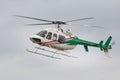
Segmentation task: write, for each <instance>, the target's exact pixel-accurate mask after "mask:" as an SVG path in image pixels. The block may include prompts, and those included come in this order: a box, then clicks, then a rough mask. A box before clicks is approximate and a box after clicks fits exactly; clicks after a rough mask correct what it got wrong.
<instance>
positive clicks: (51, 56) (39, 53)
mask: <svg viewBox="0 0 120 80" xmlns="http://www.w3.org/2000/svg"><path fill="white" fill-rule="evenodd" d="M35 48H36V51H32V50H29V49H26V51H28V52H31V53H34V54H38V55H42V56H46V57H50V58H54V59H61V58H58V57H55V56H54V55H55V54H58V55H63V56H66V57H71V58H78V57H76V56H71V55H67V54H64V53H58V50H56V51H51V50H48V49H45V48H41V47H35ZM38 50H41V51H46V52H50V53H53V54H52V55H47V54H44V53H41V52H38Z"/></svg>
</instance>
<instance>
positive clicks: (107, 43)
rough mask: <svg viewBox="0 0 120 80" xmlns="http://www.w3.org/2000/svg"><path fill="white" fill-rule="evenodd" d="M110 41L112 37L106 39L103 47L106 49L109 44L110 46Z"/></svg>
mask: <svg viewBox="0 0 120 80" xmlns="http://www.w3.org/2000/svg"><path fill="white" fill-rule="evenodd" d="M111 40H112V36H110V37H109V38H108V39H107V41H106V42H105V44H104V46H105V47H106V48H108V47H109V44H110V42H111Z"/></svg>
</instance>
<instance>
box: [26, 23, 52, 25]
mask: <svg viewBox="0 0 120 80" xmlns="http://www.w3.org/2000/svg"><path fill="white" fill-rule="evenodd" d="M52 24H53V23H41V24H28V25H52Z"/></svg>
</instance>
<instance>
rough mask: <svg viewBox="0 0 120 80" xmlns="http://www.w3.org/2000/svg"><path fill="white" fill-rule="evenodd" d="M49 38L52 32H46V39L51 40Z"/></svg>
mask: <svg viewBox="0 0 120 80" xmlns="http://www.w3.org/2000/svg"><path fill="white" fill-rule="evenodd" d="M51 38H52V32H48V35H47V37H46V39H49V40H51Z"/></svg>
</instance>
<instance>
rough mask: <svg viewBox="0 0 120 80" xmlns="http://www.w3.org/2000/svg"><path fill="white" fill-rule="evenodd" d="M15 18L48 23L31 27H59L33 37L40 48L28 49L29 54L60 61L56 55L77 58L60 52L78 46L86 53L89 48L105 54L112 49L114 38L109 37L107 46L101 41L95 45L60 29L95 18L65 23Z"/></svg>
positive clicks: (45, 30) (31, 38)
mask: <svg viewBox="0 0 120 80" xmlns="http://www.w3.org/2000/svg"><path fill="white" fill-rule="evenodd" d="M15 16H17V17H22V18H28V19H33V20H39V21H44V22H47V23H42V24H29V25H51V24H55V25H57V27H55V28H47V29H43V30H42V31H40V32H38V33H37V34H34V35H31V36H30V40H31V41H32V42H33V43H35V44H38V45H39V47H35V48H36V50H29V49H27V51H28V52H31V53H35V54H39V55H43V56H47V57H51V58H55V59H60V58H58V57H55V54H60V55H63V56H67V57H73V58H76V57H75V56H70V55H68V54H65V53H58V51H63V52H67V50H73V49H74V48H75V47H76V46H77V45H83V46H84V49H85V51H86V52H88V51H89V50H88V46H91V47H97V48H100V50H101V51H104V52H105V53H107V52H108V49H112V47H111V45H110V42H111V39H112V36H109V38H108V39H107V41H106V42H105V44H103V41H100V42H99V43H95V42H91V41H87V40H83V39H79V38H78V37H77V36H76V35H74V34H72V33H71V32H70V31H69V30H65V29H62V28H61V27H60V25H65V24H67V23H69V22H73V21H81V20H88V19H93V17H88V18H82V19H76V20H70V21H65V22H63V21H50V20H44V19H38V18H33V17H27V16H19V15H15ZM43 47H49V48H52V49H54V50H55V51H53V50H48V49H46V48H43ZM38 50H40V51H47V52H50V53H53V54H52V55H47V54H44V53H41V52H38Z"/></svg>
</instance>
